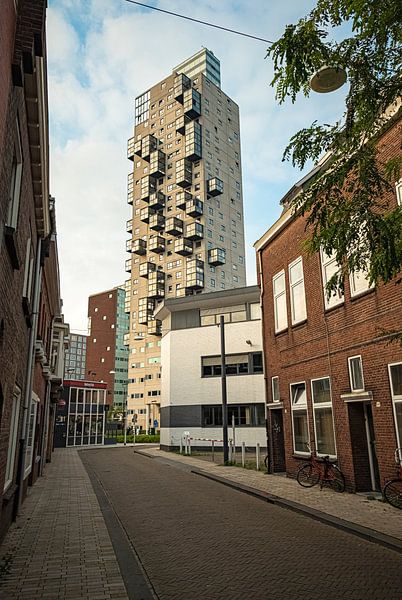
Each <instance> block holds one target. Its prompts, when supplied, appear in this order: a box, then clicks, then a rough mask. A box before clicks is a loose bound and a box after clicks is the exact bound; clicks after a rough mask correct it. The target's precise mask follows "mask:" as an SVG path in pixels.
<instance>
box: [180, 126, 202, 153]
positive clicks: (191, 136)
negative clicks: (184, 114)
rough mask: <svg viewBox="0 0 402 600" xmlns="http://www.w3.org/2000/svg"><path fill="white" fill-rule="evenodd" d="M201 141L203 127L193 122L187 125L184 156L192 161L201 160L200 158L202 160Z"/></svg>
mask: <svg viewBox="0 0 402 600" xmlns="http://www.w3.org/2000/svg"><path fill="white" fill-rule="evenodd" d="M201 139H202V138H201V125H200V124H199V123H197V122H196V121H192V122H191V123H189V124H188V125H186V139H185V149H184V156H186V157H187V158H189V159H190V160H191V161H195V160H200V158H202V152H201V147H202V145H201Z"/></svg>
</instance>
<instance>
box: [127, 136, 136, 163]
mask: <svg viewBox="0 0 402 600" xmlns="http://www.w3.org/2000/svg"><path fill="white" fill-rule="evenodd" d="M134 146H135V142H134V138H133V137H132V138H129V139H128V140H127V158H128V159H129V160H132V161H133V160H134V155H135V151H134Z"/></svg>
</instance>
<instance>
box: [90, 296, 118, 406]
mask: <svg viewBox="0 0 402 600" xmlns="http://www.w3.org/2000/svg"><path fill="white" fill-rule="evenodd" d="M125 295H126V293H125V288H124V287H119V286H118V287H115V288H112V289H111V290H106V291H104V292H100V293H99V294H94V295H93V296H90V297H89V299H88V337H87V344H86V376H85V377H84V379H87V380H92V381H99V382H104V383H106V384H107V386H106V390H107V392H106V403H107V404H108V405H109V406H111V405H113V406H114V408H117V409H124V407H125V400H126V395H127V366H128V347H127V345H126V342H127V334H128V331H129V316H128V314H127V313H126V312H125V309H124V306H125Z"/></svg>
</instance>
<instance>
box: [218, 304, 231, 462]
mask: <svg viewBox="0 0 402 600" xmlns="http://www.w3.org/2000/svg"><path fill="white" fill-rule="evenodd" d="M219 327H220V336H221V384H222V385H221V387H222V428H223V464H225V465H226V464H227V463H228V461H229V445H228V404H227V390H226V356H225V317H224V315H221V316H220V321H219Z"/></svg>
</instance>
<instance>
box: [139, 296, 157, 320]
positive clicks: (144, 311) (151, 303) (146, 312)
mask: <svg viewBox="0 0 402 600" xmlns="http://www.w3.org/2000/svg"><path fill="white" fill-rule="evenodd" d="M154 308H155V300H152V298H140V299H139V300H138V323H139V324H140V325H147V323H148V321H149V320H150V319H152V318H153V314H154Z"/></svg>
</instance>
